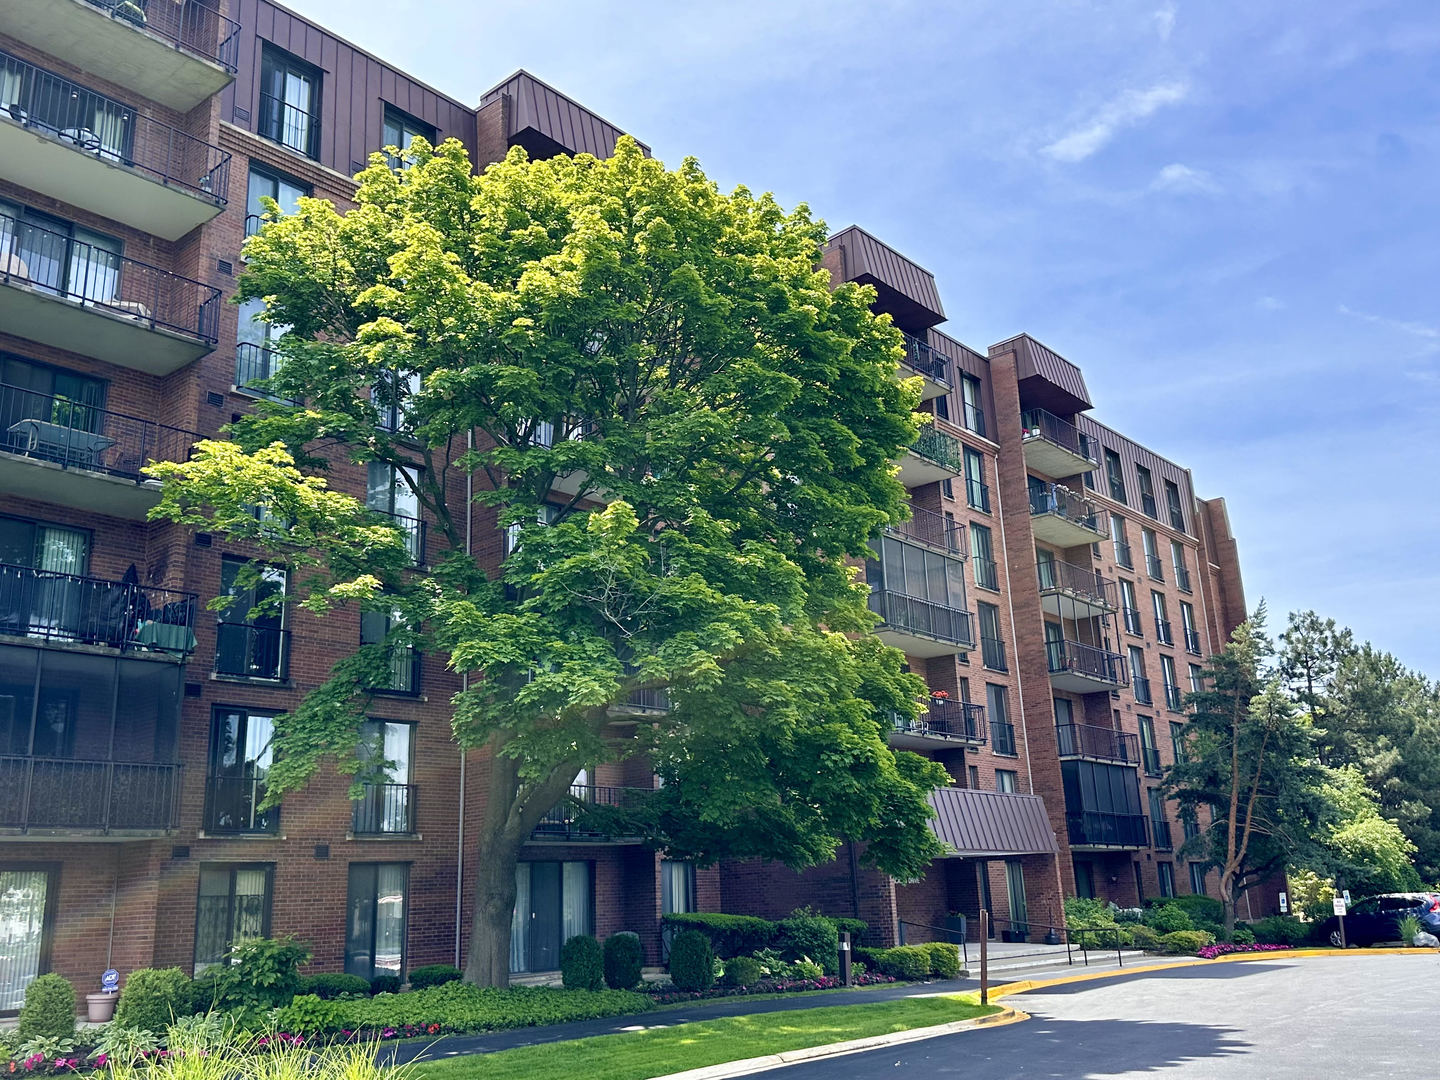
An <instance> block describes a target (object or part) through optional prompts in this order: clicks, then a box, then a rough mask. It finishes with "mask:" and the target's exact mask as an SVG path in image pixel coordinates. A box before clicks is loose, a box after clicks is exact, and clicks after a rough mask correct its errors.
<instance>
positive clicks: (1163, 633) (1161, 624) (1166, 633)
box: [1155, 616, 1175, 645]
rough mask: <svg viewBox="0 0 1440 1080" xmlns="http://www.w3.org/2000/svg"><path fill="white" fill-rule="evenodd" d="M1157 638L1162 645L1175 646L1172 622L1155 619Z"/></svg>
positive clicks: (1157, 617)
mask: <svg viewBox="0 0 1440 1080" xmlns="http://www.w3.org/2000/svg"><path fill="white" fill-rule="evenodd" d="M1155 638H1156V640H1157V641H1159V642H1160V644H1161V645H1174V644H1175V639H1174V637H1172V636H1171V634H1170V620H1169V619H1162V618H1160V617H1159V616H1156V618H1155Z"/></svg>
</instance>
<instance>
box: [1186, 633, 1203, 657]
mask: <svg viewBox="0 0 1440 1080" xmlns="http://www.w3.org/2000/svg"><path fill="white" fill-rule="evenodd" d="M1185 651H1186V652H1188V653H1194V654H1195V655H1196V656H1199V655H1200V631H1198V630H1192V629H1191V628H1190V627H1188V626H1187V627H1185Z"/></svg>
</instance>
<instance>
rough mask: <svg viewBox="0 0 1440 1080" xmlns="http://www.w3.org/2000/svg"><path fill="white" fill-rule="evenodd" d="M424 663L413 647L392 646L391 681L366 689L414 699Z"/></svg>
mask: <svg viewBox="0 0 1440 1080" xmlns="http://www.w3.org/2000/svg"><path fill="white" fill-rule="evenodd" d="M422 663H423V661H422V659H421V654H420V650H419V649H417V648H415V647H414V646H413V645H397V646H392V647H391V652H390V657H389V665H390V667H389V672H390V678H389V681H388V682H385V683H383V684H378V685H376V686H369V687H366V689H367V690H370V691H371V692H373V693H377V694H400V695H402V696H407V697H413V696H414V695H416V694H418V693H420V671H421V665H422ZM282 677H283V676H282Z"/></svg>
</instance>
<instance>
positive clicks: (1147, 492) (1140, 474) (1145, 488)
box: [1135, 465, 1160, 521]
mask: <svg viewBox="0 0 1440 1080" xmlns="http://www.w3.org/2000/svg"><path fill="white" fill-rule="evenodd" d="M1135 476H1136V477H1137V478H1138V479H1139V481H1140V509H1141V510H1143V511H1145V516H1146V517H1152V518H1155V519H1156V520H1157V521H1158V520H1159V518H1160V511H1159V510H1157V509H1156V507H1155V481H1153V480H1152V479H1151V478H1150V470H1149V469H1147V468H1146V467H1145V466H1144V465H1136V466H1135Z"/></svg>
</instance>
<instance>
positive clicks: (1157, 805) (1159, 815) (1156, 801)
mask: <svg viewBox="0 0 1440 1080" xmlns="http://www.w3.org/2000/svg"><path fill="white" fill-rule="evenodd" d="M1145 794H1146V796H1147V797H1148V798H1149V801H1150V820H1151V821H1157V822H1158V821H1164V820H1165V796H1164V795H1163V794H1162V793H1161V791H1160V789H1159V788H1157V787H1152V788H1146V790H1145Z"/></svg>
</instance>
